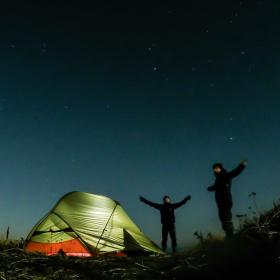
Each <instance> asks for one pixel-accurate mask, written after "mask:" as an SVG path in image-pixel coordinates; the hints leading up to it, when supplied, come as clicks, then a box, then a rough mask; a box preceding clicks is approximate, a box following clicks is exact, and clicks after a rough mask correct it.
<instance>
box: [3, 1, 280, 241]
mask: <svg viewBox="0 0 280 280" xmlns="http://www.w3.org/2000/svg"><path fill="white" fill-rule="evenodd" d="M163 2H164V3H163ZM279 12H280V3H279V1H276V0H275V1H259V0H258V1H252V0H251V1H230V0H229V1H201V0H200V1H199V0H196V1H193V0H191V1H149V2H148V1H147V2H145V1H98V2H96V1H89V0H87V1H73V0H72V1H70V0H68V1H65V0H60V1H55V2H54V1H9V4H5V5H4V4H2V3H1V7H0V26H1V27H0V28H1V36H0V61H1V63H0V81H1V82H0V155H1V156H0V170H1V173H0V187H1V203H0V213H1V223H0V235H1V236H2V235H4V234H5V231H6V229H7V227H8V226H10V230H11V235H12V237H13V238H19V237H25V236H26V235H27V233H28V232H29V230H30V229H31V228H32V227H33V225H34V224H35V223H36V222H37V221H38V220H39V219H40V218H41V217H42V216H43V215H44V214H46V213H47V212H48V211H49V210H50V209H51V207H53V205H54V204H55V203H56V201H57V200H58V199H59V198H60V197H61V196H62V195H64V194H65V193H67V192H70V191H73V190H79V191H86V192H91V193H96V194H102V195H105V196H109V197H112V198H114V199H116V200H118V201H119V202H120V203H121V204H122V205H123V207H124V209H125V210H126V211H127V212H128V214H129V215H130V217H131V218H132V219H133V220H134V221H135V222H136V224H138V225H139V226H140V228H141V229H142V230H143V231H144V232H145V233H146V234H147V235H148V236H150V237H151V238H152V239H153V240H154V241H155V242H156V243H158V244H160V239H161V226H160V218H159V213H158V212H157V211H156V210H154V209H152V208H150V207H148V206H146V205H144V204H142V203H141V202H140V201H139V199H138V197H139V196H140V195H142V196H144V197H145V198H147V199H150V200H152V201H155V202H161V201H162V197H163V196H164V195H166V194H167V195H170V197H171V199H172V201H179V200H181V199H183V198H184V197H185V196H186V195H188V194H191V195H192V200H191V201H190V202H188V203H187V204H186V205H185V206H183V207H182V208H180V209H178V210H176V211H177V212H176V218H177V220H176V225H177V235H178V243H179V246H185V245H187V244H191V243H192V242H194V241H195V237H194V236H193V233H194V232H195V231H202V232H203V233H205V234H207V233H208V232H210V231H211V232H212V233H213V234H221V229H220V223H219V221H218V216H217V209H216V205H215V201H214V196H213V193H209V192H207V191H206V188H207V187H208V186H209V185H211V184H212V182H213V180H214V176H213V173H212V170H211V167H212V164H213V163H214V162H217V161H218V162H222V163H224V166H225V168H226V169H229V170H230V169H232V168H234V167H236V165H237V164H238V163H239V162H240V161H241V160H243V159H247V160H248V162H249V163H248V167H247V168H246V170H245V171H244V172H243V173H242V174H241V175H240V176H239V177H238V178H236V179H235V180H234V182H233V187H232V194H233V199H234V208H233V214H234V215H236V214H250V213H251V212H250V211H253V210H250V209H248V207H250V206H252V200H251V198H250V197H249V196H248V195H249V194H250V193H251V192H252V191H254V192H256V193H257V196H256V200H257V203H258V207H259V209H260V211H263V210H266V209H269V208H270V207H271V206H272V204H273V202H275V201H278V200H279V198H280V188H279V179H280V172H279V168H280V161H279V156H280V131H279V121H280V114H279V105H280V95H279V90H280V84H279V82H280V80H279V77H280V35H279V27H280V21H279ZM234 221H235V223H236V226H238V220H237V218H234Z"/></svg>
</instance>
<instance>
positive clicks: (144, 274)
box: [0, 205, 280, 280]
mask: <svg viewBox="0 0 280 280" xmlns="http://www.w3.org/2000/svg"><path fill="white" fill-rule="evenodd" d="M241 222H242V225H241V227H240V229H239V231H238V232H237V233H236V235H235V236H234V237H233V238H231V239H222V238H220V239H219V238H215V237H212V236H211V235H209V236H208V237H207V238H205V239H204V238H203V237H202V236H200V235H198V236H199V237H200V238H199V239H200V241H199V243H198V244H196V245H195V246H193V248H191V249H189V250H188V251H185V252H180V253H177V254H174V255H164V256H137V257H135V256H134V257H112V256H111V257H110V256H100V257H95V258H75V257H65V256H52V257H47V256H43V255H39V254H26V253H25V252H23V250H22V249H21V248H20V245H18V244H16V243H13V242H2V244H1V250H0V279H9V280H10V279H38V280H39V279H61V280H63V279H101V280H102V279H253V278H255V277H257V278H260V277H262V278H264V277H269V276H270V275H272V274H273V273H276V275H277V273H278V271H279V267H280V205H275V206H274V207H273V208H272V209H271V210H270V211H267V212H266V213H263V214H261V215H259V216H258V217H253V218H248V217H245V218H243V220H242V221H241ZM274 277H275V276H274Z"/></svg>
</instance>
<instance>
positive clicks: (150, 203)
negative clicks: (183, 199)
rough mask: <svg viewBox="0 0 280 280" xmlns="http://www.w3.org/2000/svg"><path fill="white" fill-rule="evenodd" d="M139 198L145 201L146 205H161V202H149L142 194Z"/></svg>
mask: <svg viewBox="0 0 280 280" xmlns="http://www.w3.org/2000/svg"><path fill="white" fill-rule="evenodd" d="M139 199H140V201H142V202H144V203H146V204H147V205H149V206H151V207H154V208H156V209H160V207H161V204H159V203H155V202H151V201H149V200H148V199H146V198H144V197H143V196H140V197H139Z"/></svg>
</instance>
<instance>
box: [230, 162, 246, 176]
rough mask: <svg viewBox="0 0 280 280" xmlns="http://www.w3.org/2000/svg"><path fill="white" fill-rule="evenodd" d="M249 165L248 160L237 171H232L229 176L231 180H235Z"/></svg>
mask: <svg viewBox="0 0 280 280" xmlns="http://www.w3.org/2000/svg"><path fill="white" fill-rule="evenodd" d="M246 165H247V160H243V161H242V162H241V163H240V164H239V165H238V166H237V167H236V168H235V169H233V170H232V171H230V172H229V173H228V174H229V176H230V177H231V178H234V177H236V176H238V175H239V174H240V173H241V172H242V171H243V170H244V168H245V167H246Z"/></svg>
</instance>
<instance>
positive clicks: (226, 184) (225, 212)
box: [208, 160, 247, 237]
mask: <svg viewBox="0 0 280 280" xmlns="http://www.w3.org/2000/svg"><path fill="white" fill-rule="evenodd" d="M246 165H247V161H245V160H244V161H242V162H241V163H240V164H239V165H238V166H237V168H235V169H234V170H232V171H230V172H228V171H227V170H225V169H224V167H223V165H222V164H221V163H215V164H213V171H214V174H215V176H216V180H215V183H214V185H213V186H210V187H208V191H215V199H216V203H217V206H218V211H219V218H220V221H221V223H222V228H223V230H224V231H225V233H226V236H227V237H230V236H232V235H233V231H234V228H233V223H232V214H231V208H232V197H231V180H232V178H234V177H236V176H238V175H239V174H240V173H241V172H242V171H243V169H244V168H245V166H246Z"/></svg>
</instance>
